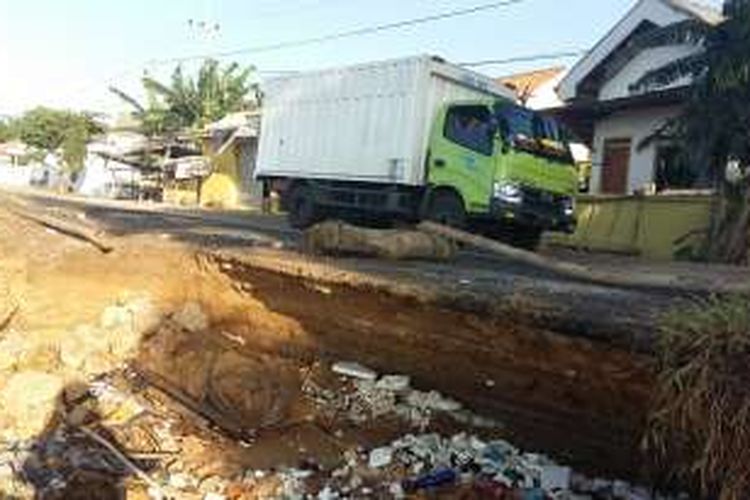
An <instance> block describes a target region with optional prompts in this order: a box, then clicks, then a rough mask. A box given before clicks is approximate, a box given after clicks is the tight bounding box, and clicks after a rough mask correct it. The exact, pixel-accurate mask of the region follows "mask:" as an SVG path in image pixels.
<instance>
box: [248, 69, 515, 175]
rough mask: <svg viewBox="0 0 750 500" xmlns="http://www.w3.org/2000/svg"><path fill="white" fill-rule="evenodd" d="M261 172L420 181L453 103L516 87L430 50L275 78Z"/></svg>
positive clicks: (269, 90) (267, 92)
mask: <svg viewBox="0 0 750 500" xmlns="http://www.w3.org/2000/svg"><path fill="white" fill-rule="evenodd" d="M263 92H264V102H263V118H262V124H261V134H260V149H259V153H258V165H257V168H256V176H257V177H289V178H305V179H328V180H346V181H362V182H381V183H394V184H403V185H412V186H419V185H422V184H424V182H425V171H424V170H425V155H426V152H427V146H428V142H429V135H430V131H431V126H432V122H433V120H434V118H435V115H436V113H437V111H438V109H439V108H440V106H441V105H442V104H444V103H447V102H452V101H464V100H474V99H486V98H497V97H504V98H507V99H514V98H515V96H514V94H513V93H512V92H511V91H510V90H509V89H507V88H505V87H504V86H500V85H498V84H496V83H495V82H493V81H492V80H491V79H490V78H487V77H485V76H483V75H480V74H478V73H475V72H473V71H468V70H465V69H463V68H461V67H458V66H455V65H451V64H447V63H445V62H443V61H441V60H439V59H437V58H434V57H430V56H421V57H412V58H408V59H399V60H394V61H386V62H379V63H372V64H364V65H360V66H352V67H346V68H340V69H332V70H326V71H319V72H313V73H304V74H296V75H293V76H288V77H284V78H278V79H274V80H270V81H268V82H267V83H266V84H265V85H264V86H263Z"/></svg>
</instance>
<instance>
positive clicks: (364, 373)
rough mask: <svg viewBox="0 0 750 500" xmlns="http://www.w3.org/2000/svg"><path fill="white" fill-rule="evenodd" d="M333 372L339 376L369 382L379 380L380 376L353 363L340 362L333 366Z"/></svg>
mask: <svg viewBox="0 0 750 500" xmlns="http://www.w3.org/2000/svg"><path fill="white" fill-rule="evenodd" d="M332 370H333V372H334V373H338V374H339V375H344V376H347V377H352V378H356V379H360V380H368V381H370V382H374V381H375V380H376V379H377V378H378V374H377V373H376V372H375V371H373V370H371V369H370V368H367V367H366V366H364V365H361V364H359V363H355V362H351V361H339V362H338V363H335V364H334V365H333V367H332Z"/></svg>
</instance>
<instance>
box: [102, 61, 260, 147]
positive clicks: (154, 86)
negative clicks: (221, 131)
mask: <svg viewBox="0 0 750 500" xmlns="http://www.w3.org/2000/svg"><path fill="white" fill-rule="evenodd" d="M252 72H253V68H252V67H248V68H244V69H243V68H240V66H239V65H238V64H237V63H232V64H229V65H228V66H226V67H224V68H222V67H221V66H220V65H219V63H218V62H217V61H215V60H206V61H205V62H204V63H203V65H202V66H201V68H200V69H199V70H198V74H197V77H195V78H193V77H190V76H185V74H184V72H183V69H182V67H181V66H178V67H177V68H175V70H174V72H173V73H172V77H171V81H170V82H169V84H164V83H162V82H159V81H158V80H156V79H155V78H152V77H149V76H146V77H144V78H143V80H142V84H143V88H144V90H145V92H146V96H147V99H148V103H147V104H145V105H144V104H142V103H140V102H139V101H138V100H137V99H135V98H133V97H132V96H130V95H128V94H127V93H125V92H123V91H122V90H120V89H118V88H115V87H110V90H111V91H112V92H113V93H114V94H115V95H117V96H118V97H120V98H121V99H123V100H124V101H125V102H127V103H128V104H129V105H130V106H131V107H132V108H133V110H134V111H133V114H134V115H135V117H136V118H137V119H139V121H140V122H141V126H142V129H143V131H144V133H146V134H147V135H149V136H157V135H165V134H170V133H174V132H177V131H180V130H185V129H188V130H196V129H200V128H202V127H203V126H205V125H206V124H208V123H211V122H213V121H216V120H219V119H221V118H223V117H224V116H226V115H227V114H228V113H231V112H234V111H241V110H243V109H246V108H247V107H249V106H251V105H252V101H253V99H255V98H256V96H257V86H256V85H255V84H252V83H251V82H250V77H251V75H252Z"/></svg>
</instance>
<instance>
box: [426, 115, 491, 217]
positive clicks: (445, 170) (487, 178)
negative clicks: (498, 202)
mask: <svg viewBox="0 0 750 500" xmlns="http://www.w3.org/2000/svg"><path fill="white" fill-rule="evenodd" d="M495 137H496V127H495V125H494V122H493V120H492V113H491V112H490V109H489V107H487V106H484V105H478V104H470V105H451V106H449V107H448V108H447V109H446V110H445V111H444V113H442V114H440V115H439V117H438V119H437V121H436V123H435V126H434V129H433V132H432V138H431V141H430V154H429V165H428V169H429V170H428V180H429V183H430V185H431V186H433V187H440V186H445V187H452V188H454V189H455V190H456V191H458V193H459V194H460V195H461V196H462V198H463V201H464V203H465V205H466V211H467V212H469V213H480V212H486V211H487V210H488V209H489V203H490V196H491V191H492V182H493V177H494V168H495V166H494V161H495V160H494V156H493V155H494V153H495V147H496V144H495Z"/></svg>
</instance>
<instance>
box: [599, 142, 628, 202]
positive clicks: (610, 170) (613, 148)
mask: <svg viewBox="0 0 750 500" xmlns="http://www.w3.org/2000/svg"><path fill="white" fill-rule="evenodd" d="M630 146H631V144H630V139H607V140H605V141H604V165H603V167H602V182H601V192H602V193H604V194H626V193H627V192H628V172H629V170H630Z"/></svg>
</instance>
